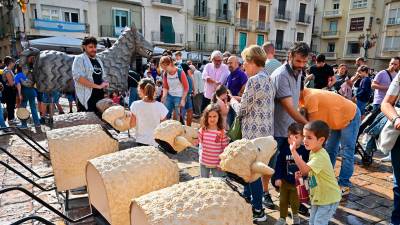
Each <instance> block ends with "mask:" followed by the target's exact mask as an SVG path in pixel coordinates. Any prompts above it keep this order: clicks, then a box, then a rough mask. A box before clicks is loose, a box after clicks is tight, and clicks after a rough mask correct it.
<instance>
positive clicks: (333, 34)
mask: <svg viewBox="0 0 400 225" xmlns="http://www.w3.org/2000/svg"><path fill="white" fill-rule="evenodd" d="M321 38H322V39H337V38H339V31H337V30H334V31H324V32H322V37H321Z"/></svg>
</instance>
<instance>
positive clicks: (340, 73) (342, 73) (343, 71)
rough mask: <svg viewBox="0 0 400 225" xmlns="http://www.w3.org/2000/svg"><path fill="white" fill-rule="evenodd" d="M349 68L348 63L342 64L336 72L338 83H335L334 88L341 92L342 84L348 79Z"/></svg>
mask: <svg viewBox="0 0 400 225" xmlns="http://www.w3.org/2000/svg"><path fill="white" fill-rule="evenodd" d="M347 73H348V69H347V66H346V64H340V65H339V67H338V69H337V73H336V75H335V76H336V83H335V84H334V85H333V87H334V89H335V90H336V91H337V92H339V90H340V88H341V86H342V84H343V83H344V82H345V81H346V78H347V77H348V75H347Z"/></svg>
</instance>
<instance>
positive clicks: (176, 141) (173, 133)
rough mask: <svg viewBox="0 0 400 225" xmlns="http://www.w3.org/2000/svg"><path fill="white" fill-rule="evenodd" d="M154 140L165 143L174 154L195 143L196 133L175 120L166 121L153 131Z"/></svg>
mask: <svg viewBox="0 0 400 225" xmlns="http://www.w3.org/2000/svg"><path fill="white" fill-rule="evenodd" d="M189 130H190V131H189ZM154 138H155V139H160V140H162V141H165V142H167V143H168V144H170V145H171V146H172V148H173V149H174V150H175V151H176V152H181V151H183V150H184V149H186V148H188V147H190V146H192V145H193V144H194V143H195V141H196V140H197V132H195V129H194V128H189V127H186V126H182V124H181V123H180V122H178V121H176V120H166V121H164V122H162V123H160V124H159V125H158V126H157V128H156V129H155V130H154Z"/></svg>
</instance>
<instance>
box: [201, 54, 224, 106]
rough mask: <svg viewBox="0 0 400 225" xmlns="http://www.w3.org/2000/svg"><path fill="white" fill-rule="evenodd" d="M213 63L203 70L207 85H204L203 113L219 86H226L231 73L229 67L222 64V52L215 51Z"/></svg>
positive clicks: (212, 55)
mask: <svg viewBox="0 0 400 225" xmlns="http://www.w3.org/2000/svg"><path fill="white" fill-rule="evenodd" d="M211 61H212V62H211V63H208V64H207V65H206V66H205V67H204V70H203V80H204V81H205V82H206V83H205V85H204V98H203V103H202V107H201V110H202V111H203V110H204V109H205V108H206V107H207V105H208V104H210V102H211V99H212V97H213V95H214V93H215V90H216V89H217V87H218V85H221V84H225V82H226V78H227V77H228V76H229V73H230V72H229V69H228V66H227V65H225V64H223V63H222V53H221V52H220V51H214V52H213V53H212V54H211Z"/></svg>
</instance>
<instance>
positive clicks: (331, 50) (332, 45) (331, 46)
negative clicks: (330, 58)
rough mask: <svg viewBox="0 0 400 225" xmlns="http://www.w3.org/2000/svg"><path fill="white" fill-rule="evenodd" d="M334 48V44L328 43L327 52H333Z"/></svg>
mask: <svg viewBox="0 0 400 225" xmlns="http://www.w3.org/2000/svg"><path fill="white" fill-rule="evenodd" d="M335 47H336V45H335V43H328V49H327V51H328V52H335Z"/></svg>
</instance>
